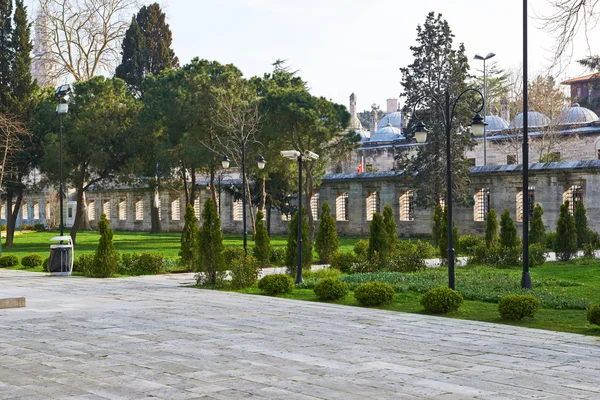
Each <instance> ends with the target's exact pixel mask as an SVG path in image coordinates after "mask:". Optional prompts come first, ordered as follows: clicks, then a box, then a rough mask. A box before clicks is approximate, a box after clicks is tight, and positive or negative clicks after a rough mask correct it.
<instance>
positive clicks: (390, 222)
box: [383, 204, 398, 251]
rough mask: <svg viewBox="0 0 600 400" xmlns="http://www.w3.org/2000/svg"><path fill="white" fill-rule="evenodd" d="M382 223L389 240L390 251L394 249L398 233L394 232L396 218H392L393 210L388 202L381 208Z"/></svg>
mask: <svg viewBox="0 0 600 400" xmlns="http://www.w3.org/2000/svg"><path fill="white" fill-rule="evenodd" d="M383 224H384V225H385V230H386V232H387V236H388V241H389V242H390V244H389V247H390V251H394V249H395V248H396V243H397V242H398V234H397V233H396V220H395V219H394V211H393V210H392V206H390V205H389V204H388V205H386V206H385V207H384V208H383Z"/></svg>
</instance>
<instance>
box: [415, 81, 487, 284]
mask: <svg viewBox="0 0 600 400" xmlns="http://www.w3.org/2000/svg"><path fill="white" fill-rule="evenodd" d="M468 92H476V93H478V94H479V96H481V101H482V104H481V107H479V108H477V109H472V111H473V112H475V116H474V117H473V121H472V122H471V129H472V131H473V135H474V136H477V137H480V136H482V135H483V129H484V126H485V122H484V120H483V118H482V117H481V115H479V111H481V110H482V109H483V105H484V104H485V101H484V98H483V95H482V94H481V92H480V91H479V90H477V89H471V88H469V89H466V90H464V91H462V92H461V93H460V94H459V95H458V97H457V98H456V99H455V100H454V101H453V102H450V93H449V92H448V90H446V94H445V99H444V102H441V101H439V100H438V99H436V98H435V97H432V96H422V97H420V98H419V99H417V101H416V102H415V105H414V107H413V115H415V116H416V115H417V113H416V108H417V106H418V105H419V103H420V102H421V100H423V99H425V98H429V99H431V100H433V102H434V103H435V104H436V105H437V106H438V107H439V108H440V111H441V112H442V114H443V115H444V128H445V132H446V183H447V189H446V190H447V193H446V196H447V200H446V204H447V206H448V255H447V257H448V287H450V289H455V288H456V285H455V284H454V238H453V235H452V169H451V167H452V164H451V160H450V133H451V129H452V119H453V118H454V109H455V108H456V104H457V103H458V101H459V100H460V99H461V97H462V96H463V95H464V94H465V93H468ZM414 131H415V139H416V140H417V142H418V143H424V142H425V141H426V140H427V132H428V131H427V128H426V127H425V125H424V124H423V122H422V121H421V120H418V123H417V125H416V126H415V128H414Z"/></svg>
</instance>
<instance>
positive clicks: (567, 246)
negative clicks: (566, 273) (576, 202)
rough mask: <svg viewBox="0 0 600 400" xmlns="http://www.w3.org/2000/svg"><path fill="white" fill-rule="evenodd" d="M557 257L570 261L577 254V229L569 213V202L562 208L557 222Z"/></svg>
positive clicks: (555, 244)
mask: <svg viewBox="0 0 600 400" xmlns="http://www.w3.org/2000/svg"><path fill="white" fill-rule="evenodd" d="M553 246H554V251H555V252H556V257H557V258H558V259H559V260H562V261H568V260H570V259H571V258H573V256H574V255H575V253H577V227H576V226H575V218H573V216H572V215H571V213H570V212H569V201H568V200H567V201H565V202H564V203H563V204H562V205H561V206H560V215H559V216H558V221H557V222H556V240H555V241H554V244H553Z"/></svg>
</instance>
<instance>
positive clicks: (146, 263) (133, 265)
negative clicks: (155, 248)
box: [119, 252, 165, 276]
mask: <svg viewBox="0 0 600 400" xmlns="http://www.w3.org/2000/svg"><path fill="white" fill-rule="evenodd" d="M164 270H165V262H164V259H163V255H162V254H161V253H149V252H142V253H140V254H136V253H133V254H123V256H122V257H121V266H120V268H119V273H120V274H122V275H134V276H135V275H157V274H160V273H161V272H163V271H164Z"/></svg>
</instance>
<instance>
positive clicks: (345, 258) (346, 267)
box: [330, 253, 358, 273]
mask: <svg viewBox="0 0 600 400" xmlns="http://www.w3.org/2000/svg"><path fill="white" fill-rule="evenodd" d="M357 261H358V258H357V257H356V256H355V255H354V254H353V253H336V254H334V255H333V257H332V259H331V265H330V267H331V268H334V269H337V270H339V271H341V272H343V273H348V272H350V270H351V269H352V265H353V264H354V263H356V262H357Z"/></svg>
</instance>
